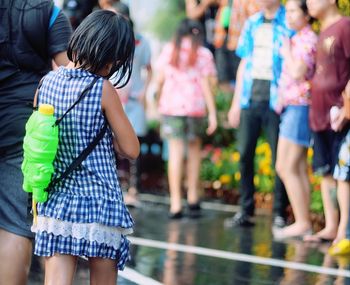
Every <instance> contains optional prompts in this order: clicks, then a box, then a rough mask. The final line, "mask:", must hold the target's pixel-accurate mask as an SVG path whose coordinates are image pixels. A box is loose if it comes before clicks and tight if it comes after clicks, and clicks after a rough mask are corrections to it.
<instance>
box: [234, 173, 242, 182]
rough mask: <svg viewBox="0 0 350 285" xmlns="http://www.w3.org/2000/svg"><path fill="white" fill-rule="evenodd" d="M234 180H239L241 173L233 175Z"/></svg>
mask: <svg viewBox="0 0 350 285" xmlns="http://www.w3.org/2000/svg"><path fill="white" fill-rule="evenodd" d="M235 180H236V181H239V180H241V173H240V172H238V171H237V172H236V173H235Z"/></svg>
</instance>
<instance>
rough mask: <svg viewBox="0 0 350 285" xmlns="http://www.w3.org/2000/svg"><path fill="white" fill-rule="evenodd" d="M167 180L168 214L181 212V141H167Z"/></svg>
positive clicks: (183, 144) (182, 150)
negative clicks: (168, 192)
mask: <svg viewBox="0 0 350 285" xmlns="http://www.w3.org/2000/svg"><path fill="white" fill-rule="evenodd" d="M168 144H169V162H168V179H169V190H170V212H171V213H177V212H179V211H181V209H182V205H181V180H182V166H183V158H184V150H185V143H184V142H183V140H182V139H169V140H168Z"/></svg>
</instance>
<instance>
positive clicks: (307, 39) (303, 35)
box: [293, 26, 318, 46]
mask: <svg viewBox="0 0 350 285" xmlns="http://www.w3.org/2000/svg"><path fill="white" fill-rule="evenodd" d="M293 41H294V42H295V44H296V45H298V44H299V45H300V44H301V45H305V44H306V45H309V46H316V44H317V41H318V36H317V34H316V33H315V32H314V31H313V30H312V28H311V26H306V27H305V28H304V29H302V30H301V31H299V32H298V33H297V34H295V35H294V37H293Z"/></svg>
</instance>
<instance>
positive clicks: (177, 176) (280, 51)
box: [0, 0, 350, 284]
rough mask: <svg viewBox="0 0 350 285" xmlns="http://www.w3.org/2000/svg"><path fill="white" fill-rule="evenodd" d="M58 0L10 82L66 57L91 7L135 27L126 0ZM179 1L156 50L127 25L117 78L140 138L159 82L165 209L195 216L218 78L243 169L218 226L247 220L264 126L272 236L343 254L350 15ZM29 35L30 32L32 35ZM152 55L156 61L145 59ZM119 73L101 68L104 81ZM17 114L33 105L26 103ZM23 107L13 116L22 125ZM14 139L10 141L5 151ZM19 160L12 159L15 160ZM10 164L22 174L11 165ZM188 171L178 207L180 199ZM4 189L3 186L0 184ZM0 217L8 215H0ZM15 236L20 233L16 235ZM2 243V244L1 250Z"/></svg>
mask: <svg viewBox="0 0 350 285" xmlns="http://www.w3.org/2000/svg"><path fill="white" fill-rule="evenodd" d="M10 2H11V1H10ZM49 2H50V1H49ZM54 2H55V5H56V6H55V8H53V11H54V12H52V13H51V14H50V15H49V16H48V17H49V18H50V25H51V19H52V18H53V15H56V17H57V18H56V17H55V18H54V19H53V20H52V27H51V26H50V29H52V30H51V33H52V34H54V35H50V36H48V37H47V39H45V40H47V42H48V43H49V44H48V46H49V48H48V50H49V51H48V52H47V51H46V50H45V51H42V53H41V54H40V58H41V59H43V65H42V67H40V68H39V67H38V68H37V69H36V70H33V71H32V74H31V75H33V74H35V76H34V77H35V78H34V77H33V78H34V79H33V78H31V79H32V80H28V78H29V75H28V76H27V74H26V76H24V75H23V73H22V75H21V78H20V79H21V80H14V81H13V83H12V84H14V82H15V81H16V82H19V81H21V82H24V81H25V80H27V81H26V82H27V86H26V88H28V86H30V88H31V87H33V88H34V87H35V86H36V85H37V83H38V81H39V80H40V78H41V76H43V75H44V74H45V73H46V72H47V71H48V70H49V69H50V68H57V66H60V65H64V66H65V65H66V64H67V63H68V58H67V57H66V50H67V42H68V39H69V36H70V33H71V29H72V30H75V29H76V28H77V27H78V26H79V24H80V23H81V22H82V21H83V20H84V19H85V18H86V17H87V16H88V15H89V14H91V13H92V11H94V10H100V9H102V10H109V11H113V12H115V13H118V14H120V15H122V16H123V17H124V18H125V19H127V20H128V21H129V23H130V25H131V27H132V28H133V19H132V13H130V11H129V7H128V5H127V4H126V3H124V2H123V1H116V0H98V1H97V0H96V1H93V0H92V1H87V0H84V1H82V0H56V1H54ZM1 3H2V2H1ZM11 3H12V2H11ZM0 8H1V7H0ZM185 9H186V10H185V13H186V18H185V19H183V20H181V22H180V23H179V25H178V27H177V29H176V31H175V33H174V35H173V37H172V40H171V41H169V42H168V43H165V44H164V46H163V47H162V50H161V52H160V54H159V55H157V56H156V58H154V59H152V58H151V57H152V56H151V55H152V52H151V47H150V43H149V40H148V39H147V37H145V36H144V35H143V34H142V33H140V32H138V31H137V30H136V29H133V30H134V40H135V53H134V56H133V62H132V67H133V68H132V73H131V74H128V76H130V80H129V82H128V83H127V84H124V85H125V86H124V87H123V88H116V92H117V93H118V95H119V98H120V101H121V103H122V104H123V108H124V111H125V113H126V115H127V117H128V119H129V121H130V123H131V125H132V126H133V128H134V131H135V133H136V135H137V137H138V139H139V141H140V143H141V144H142V142H143V140H144V139H145V136H146V134H147V124H146V121H147V119H146V108H147V105H146V102H147V100H146V94H147V92H148V89H149V86H150V83H151V80H154V82H155V91H156V92H155V93H156V96H155V101H156V104H157V108H158V112H159V114H160V126H161V127H160V134H161V137H162V139H163V140H164V145H166V146H167V151H168V165H167V175H168V184H169V193H170V209H169V218H170V219H181V218H182V217H184V216H189V217H190V218H199V217H200V216H201V203H200V202H201V197H200V192H201V191H200V185H199V171H200V164H201V147H202V138H203V136H204V135H205V134H206V135H209V136H210V135H212V134H214V133H215V131H216V129H217V127H218V120H217V112H216V106H215V99H214V96H215V94H214V90H215V88H219V89H221V90H222V91H224V92H225V93H227V94H231V95H232V103H231V106H230V109H229V112H228V114H227V120H228V122H229V124H230V126H231V127H232V128H236V129H238V133H237V143H238V149H239V153H240V174H241V181H240V183H241V184H240V206H241V210H240V211H239V212H238V213H236V214H235V215H234V216H233V217H232V218H230V219H227V220H226V221H225V226H227V227H249V226H254V215H255V203H254V193H255V186H254V179H253V178H254V171H255V170H254V156H255V148H256V145H257V141H258V139H259V137H260V136H261V135H262V134H264V135H265V137H266V139H267V141H268V143H269V145H270V147H271V150H272V163H273V165H274V166H275V169H276V179H275V187H274V205H273V228H272V231H273V235H274V238H276V239H286V238H301V239H302V240H304V241H305V242H312V243H322V242H329V243H330V248H329V251H330V253H331V254H333V255H339V254H348V255H349V254H350V218H349V216H350V18H349V17H345V16H343V15H342V14H341V12H340V10H339V7H338V1H336V0H287V1H285V4H283V5H282V4H281V3H280V1H279V0H235V1H232V0H202V1H197V0H186V1H185ZM55 13H56V14H55ZM34 18H35V17H33V18H32V20H33V19H34ZM65 19H69V23H70V25H71V27H68V26H67V24H66V23H68V21H67V22H65ZM5 20H6V19H5V18H4V17H2V18H1V20H0V22H1V24H2V25H4V26H5ZM2 22H4V23H2ZM315 22H317V24H316V25H315V24H314V23H315ZM6 23H7V22H6ZM4 35H5V33H4ZM19 35H20V33H19ZM0 37H3V38H4V39H5V40H4V39H3V38H0V51H1V52H4V49H2V46H1V44H2V43H3V42H6V40H7V41H8V38H6V36H3V34H2V33H0ZM32 42H35V37H34V40H32ZM43 45H46V43H43ZM17 48H18V49H21V48H23V46H16V49H17ZM6 52H8V51H6ZM13 59H14V61H16V66H17V64H18V59H17V58H16V57H15V56H13ZM22 62H28V63H29V64H28V66H33V64H32V63H33V59H30V58H27V57H24V58H23V61H22ZM152 62H155V64H154V65H153V66H152V64H151V63H152ZM0 66H1V67H3V68H4V69H3V70H5V71H6V72H8V73H7V74H5V73H4V72H3V73H0V74H2V75H0V83H1V84H2V85H0V94H1V93H4V94H5V93H6V92H7V90H8V89H9V88H13V85H11V86H7V85H6V84H8V82H9V81H7V83H6V84H3V83H2V82H5V80H4V79H6V78H10V77H11V76H13V74H16V72H17V71H18V70H19V69H15V70H14V69H12V67H11V68H10V67H9V66H10V65H9V63H8V62H7V61H6V60H4V59H1V61H0ZM19 66H20V69H21V70H22V68H23V70H26V71H27V70H30V68H32V67H28V66H23V64H22V65H21V64H19ZM117 75H118V74H117ZM117 75H116V76H111V77H110V78H109V79H110V81H111V82H112V83H113V80H115V77H118V76H117ZM33 88H32V89H33ZM32 89H31V90H30V91H33V90H32ZM26 90H27V91H28V89H26ZM29 93H30V92H29ZM6 94H7V93H6ZM33 94H34V92H33ZM5 99H6V100H7V99H8V98H7V97H6V98H5V97H4V102H5ZM27 101H29V100H27ZM12 103H13V101H12V99H11V100H10V99H9V100H7V101H6V104H7V105H6V104H2V103H1V106H0V107H1V108H0V110H5V109H6V108H7V107H8V106H9V105H11V104H12ZM27 103H28V102H26V104H27ZM1 112H3V113H4V114H6V116H7V117H6V116H5V115H4V118H5V117H6V118H8V121H12V119H13V117H11V116H12V115H13V114H12V115H11V114H10V115H9V114H8V113H6V112H7V111H1ZM25 114H26V115H27V117H28V116H29V112H28V110H27V111H26V113H25ZM27 117H25V118H22V121H21V123H20V124H21V126H23V129H24V122H25V119H26V118H27ZM5 121H6V120H4V122H3V124H4V126H3V128H0V129H2V132H4V133H2V134H1V135H2V137H4V138H5V137H6V138H8V140H6V141H5V140H4V141H3V142H2V144H1V145H0V155H1V159H2V160H4V161H5V160H6V164H5V162H2V164H1V165H0V167H1V168H0V169H2V168H4V171H2V170H1V173H4V175H5V173H7V174H6V177H2V176H1V174H0V179H2V180H5V178H6V179H7V180H8V185H11V182H10V181H9V179H8V175H9V174H8V173H9V166H8V165H9V163H10V158H11V159H13V157H12V156H13V154H14V153H15V154H16V155H18V157H19V156H21V155H22V154H21V151H20V150H19V149H18V147H17V146H18V145H19V144H21V140H22V139H23V131H24V130H21V131H20V132H18V134H17V135H16V136H17V137H16V139H13V133H11V132H8V133H5V131H6V122H5ZM13 146H15V147H13ZM11 147H13V151H12V152H11V153H10V152H9V149H11ZM309 148H313V154H314V155H313V171H314V172H315V173H317V174H318V175H320V176H322V181H321V191H322V200H323V206H324V215H325V227H324V229H322V230H321V231H319V232H317V233H313V231H312V224H311V219H310V211H309V205H310V182H309V179H308V173H307V150H308V149H309ZM10 156H11V157H10ZM11 161H12V160H11ZM11 163H12V162H11ZM16 165H17V166H18V165H19V164H18V161H17V160H16ZM5 167H6V169H5ZM149 167H152V166H149ZM129 168H130V181H129V189H128V191H127V193H125V196H124V200H125V203H126V204H127V205H129V206H136V207H137V206H138V205H139V204H140V201H139V199H138V192H139V190H140V187H141V186H140V183H141V179H140V178H141V173H140V160H139V159H135V160H130V162H129ZM5 170H6V171H5ZM13 171H15V170H13ZM16 171H17V172H16V173H17V174H16V175H19V168H17V170H16ZM13 173H15V172H13ZM184 176H186V188H187V194H186V199H187V207H186V209H184V205H183V202H182V198H183V197H182V187H183V185H184V183H183V181H184ZM8 187H10V186H8ZM18 187H20V188H21V186H18ZM5 188H7V187H5ZM5 190H7V189H2V190H1V191H0V194H1V195H2V192H5ZM1 201H2V202H1V203H2V204H3V203H5V202H3V200H1ZM6 203H7V202H6ZM24 203H25V202H24ZM289 205H290V206H291V208H292V210H293V214H294V218H295V221H294V223H292V224H289V225H288V224H287V223H286V221H287V211H286V210H287V207H288V206H289ZM4 212H5V211H4ZM3 216H6V219H7V220H6V222H8V221H9V220H11V217H9V215H8V213H7V214H6V215H5V214H3V213H1V219H3V218H2V217H3ZM24 216H26V215H25V213H23V215H22V216H21V217H18V220H23V219H24V218H23V217H24ZM4 220H5V219H4ZM1 224H4V225H5V224H6V223H5V222H4V223H3V221H0V226H1ZM23 227H24V226H23ZM2 228H3V229H4V230H2V231H1V232H0V239H1V240H2V239H3V238H6V239H7V240H11V239H12V240H13V241H14V244H18V243H23V245H24V248H26V249H27V250H24V251H25V252H26V254H27V253H28V252H30V250H29V249H30V248H31V245H29V244H28V240H27V239H28V238H32V236H31V235H30V234H28V232H26V231H22V230H17V229H16V230H14V229H15V228H16V227H15V226H12V225H11V226H10V227H7V226H2ZM6 231H9V232H11V235H10V234H7V232H6ZM12 234H13V235H12ZM18 237H20V238H19V239H20V240H19V241H16V239H17V238H18ZM1 247H2V246H1ZM1 247H0V250H1ZM3 252H5V250H4V251H0V253H3ZM6 252H8V250H6ZM7 254H8V255H9V254H10V252H8V253H7ZM21 254H22V255H25V254H23V252H22V253H20V254H18V255H19V256H21ZM5 256H6V254H5ZM24 259H25V260H24V261H23V260H21V259H20V258H19V259H18V260H17V262H18V263H23V264H28V263H30V258H29V257H28V254H27V255H26V256H25V258H24ZM14 262H16V261H14ZM14 268H16V266H14ZM5 271H8V269H6V270H5ZM5 271H4V272H3V270H1V269H0V281H1V276H6V274H5ZM8 272H11V271H8ZM2 273H3V274H2ZM21 274H22V275H18V276H19V277H20V276H22V278H25V277H23V276H24V275H25V274H26V272H24V273H23V272H22V273H21ZM23 274H24V275H23ZM7 278H10V277H7ZM4 280H5V279H4ZM0 283H2V282H0ZM5 283H6V282H5ZM5 283H4V284H5Z"/></svg>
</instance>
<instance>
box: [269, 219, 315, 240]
mask: <svg viewBox="0 0 350 285" xmlns="http://www.w3.org/2000/svg"><path fill="white" fill-rule="evenodd" d="M272 232H273V236H274V238H275V239H288V238H303V237H304V236H306V235H311V234H312V230H311V225H308V224H305V225H300V224H296V223H294V224H292V225H290V226H287V227H284V228H273V230H272Z"/></svg>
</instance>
